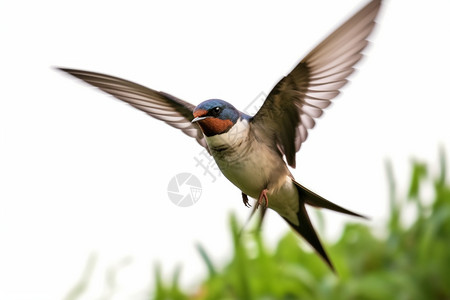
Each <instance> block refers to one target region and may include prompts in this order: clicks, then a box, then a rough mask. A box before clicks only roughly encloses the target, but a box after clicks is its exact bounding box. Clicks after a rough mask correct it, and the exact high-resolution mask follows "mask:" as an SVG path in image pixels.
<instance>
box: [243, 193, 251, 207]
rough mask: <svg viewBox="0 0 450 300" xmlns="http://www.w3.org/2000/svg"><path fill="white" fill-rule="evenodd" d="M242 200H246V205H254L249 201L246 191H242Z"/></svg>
mask: <svg viewBox="0 0 450 300" xmlns="http://www.w3.org/2000/svg"><path fill="white" fill-rule="evenodd" d="M242 201H243V202H244V205H245V206H246V207H252V206H251V205H250V203H249V202H248V196H247V195H246V194H244V193H242Z"/></svg>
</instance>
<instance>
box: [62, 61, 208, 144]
mask: <svg viewBox="0 0 450 300" xmlns="http://www.w3.org/2000/svg"><path fill="white" fill-rule="evenodd" d="M59 69H60V70H62V71H64V72H67V73H69V74H71V75H73V76H75V77H77V78H79V79H81V80H83V81H85V82H87V83H89V84H91V85H93V86H95V87H97V88H99V89H101V90H102V91H104V92H106V93H108V94H110V95H112V96H114V97H116V98H117V99H120V100H122V101H124V102H126V103H128V104H130V105H131V106H133V107H135V108H137V109H139V110H142V111H144V112H146V113H147V114H149V115H150V116H152V117H154V118H156V119H158V120H161V121H164V122H166V123H167V124H169V125H170V126H172V127H175V128H178V129H180V130H181V131H183V132H184V133H185V134H187V135H188V136H190V137H193V138H195V139H196V140H197V142H198V143H199V144H200V145H202V146H203V147H205V148H206V150H208V152H209V149H208V145H207V144H206V140H205V137H204V136H203V133H202V132H201V130H200V127H199V126H198V124H197V123H192V122H191V121H192V120H193V119H194V116H193V114H192V112H193V110H194V108H195V105H193V104H190V103H188V102H186V101H183V100H181V99H178V98H176V97H174V96H172V95H169V94H167V93H164V92H158V91H155V90H152V89H149V88H146V87H144V86H142V85H139V84H136V83H134V82H131V81H128V80H124V79H121V78H118V77H113V76H109V75H105V74H101V73H95V72H89V71H82V70H74V69H65V68H59Z"/></svg>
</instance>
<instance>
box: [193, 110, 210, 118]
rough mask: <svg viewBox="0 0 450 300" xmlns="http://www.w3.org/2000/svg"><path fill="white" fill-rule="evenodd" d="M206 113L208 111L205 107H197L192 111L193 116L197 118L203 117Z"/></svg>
mask: <svg viewBox="0 0 450 300" xmlns="http://www.w3.org/2000/svg"><path fill="white" fill-rule="evenodd" d="M207 113H208V111H207V110H206V109H198V110H196V111H194V113H193V115H194V118H197V117H203V116H204V115H206V114H207Z"/></svg>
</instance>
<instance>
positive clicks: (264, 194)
mask: <svg viewBox="0 0 450 300" xmlns="http://www.w3.org/2000/svg"><path fill="white" fill-rule="evenodd" d="M267 192H268V189H263V190H262V191H261V194H260V195H259V198H258V202H256V206H255V209H257V208H258V207H259V206H260V205H263V200H264V208H267V207H268V206H269V198H267Z"/></svg>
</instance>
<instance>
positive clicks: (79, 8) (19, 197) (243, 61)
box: [0, 0, 450, 300]
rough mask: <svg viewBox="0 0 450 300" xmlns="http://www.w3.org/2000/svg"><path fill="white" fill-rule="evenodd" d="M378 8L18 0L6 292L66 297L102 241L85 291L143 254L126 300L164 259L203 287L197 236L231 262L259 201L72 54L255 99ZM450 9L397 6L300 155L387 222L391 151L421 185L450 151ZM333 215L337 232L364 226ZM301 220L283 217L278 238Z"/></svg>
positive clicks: (116, 70) (7, 6) (331, 230)
mask: <svg viewBox="0 0 450 300" xmlns="http://www.w3.org/2000/svg"><path fill="white" fill-rule="evenodd" d="M366 2H367V1H357V0H351V1H350V0H349V1H325V0H320V1H284V2H275V1H273V2H268V1H247V2H242V1H227V2H222V3H219V4H216V3H213V2H211V1H165V2H162V1H161V2H160V3H155V2H147V1H127V2H126V3H125V1H123V2H119V1H74V2H72V3H68V2H66V1H48V0H42V1H2V4H0V41H1V51H0V54H1V55H0V77H1V78H0V79H1V81H0V82H1V98H0V243H1V244H0V299H9V300H13V299H34V300H39V299H61V298H62V297H64V295H65V294H66V293H67V292H68V291H69V289H70V288H71V287H72V285H73V284H74V283H75V282H76V281H77V280H78V278H79V276H80V275H81V272H82V270H83V267H84V264H85V262H86V260H87V258H88V256H89V254H91V253H96V254H97V257H98V261H97V265H96V271H95V273H94V278H93V279H92V284H91V285H90V287H89V290H88V293H87V296H86V297H85V299H93V298H98V297H100V296H101V295H103V294H102V293H104V290H105V283H104V275H105V273H106V272H107V270H108V268H110V267H111V266H116V265H117V264H118V263H119V262H120V261H121V260H122V259H123V258H126V257H131V258H132V261H131V263H130V264H129V265H128V266H127V267H125V268H124V269H123V270H122V271H121V272H120V273H119V274H120V275H119V278H118V287H117V293H116V295H117V297H116V298H120V299H123V298H126V297H127V296H130V295H131V296H138V298H139V297H140V296H143V295H145V291H146V290H145V289H146V288H147V287H148V286H149V283H150V282H152V276H153V275H152V272H153V269H154V266H155V264H156V263H157V262H160V263H161V266H162V271H163V274H164V276H166V277H167V278H170V276H171V274H172V273H173V271H174V270H175V267H176V266H177V265H181V266H182V282H183V284H184V286H187V287H193V286H195V282H196V279H198V278H199V274H204V273H205V267H204V265H203V263H202V262H201V260H200V258H199V255H198V254H197V252H196V250H195V244H196V243H201V244H202V245H203V246H204V247H205V248H206V250H207V251H208V252H209V253H210V254H211V256H212V257H213V260H214V261H216V262H218V263H219V264H220V262H223V261H225V259H226V258H227V257H229V255H231V253H230V251H231V244H230V236H229V231H228V228H227V227H228V226H227V224H228V217H229V214H230V212H235V213H237V214H238V216H239V218H240V219H241V220H244V219H245V218H246V216H247V214H248V213H249V209H247V208H245V207H244V205H243V204H242V201H241V198H240V191H239V190H238V189H237V188H235V187H234V186H232V185H231V184H230V183H229V182H228V181H227V180H226V179H224V177H223V176H221V177H220V178H218V180H217V181H216V182H214V183H213V182H212V180H211V177H209V176H207V175H203V170H202V169H201V168H199V167H196V166H195V160H194V157H199V153H200V152H201V151H202V148H201V147H200V146H199V145H197V144H196V142H195V141H194V140H192V139H190V138H189V137H187V136H185V135H183V134H182V133H180V132H177V130H175V129H174V128H171V127H169V126H167V125H166V124H164V123H162V122H160V121H157V120H155V119H152V118H150V117H148V116H147V115H145V114H144V113H141V112H139V111H137V110H135V109H133V108H131V107H129V106H127V105H125V104H123V103H121V102H120V101H117V100H114V99H113V98H111V97H110V96H108V95H106V94H104V93H102V92H99V91H97V90H95V89H94V88H91V87H90V86H88V85H85V84H82V82H80V81H78V80H75V79H74V78H71V77H69V76H66V75H65V74H63V73H61V72H58V71H56V70H55V69H53V67H54V66H62V67H72V68H80V69H86V70H92V71H99V72H103V73H107V74H111V75H116V76H119V77H122V78H126V79H129V80H132V81H135V82H138V83H141V84H143V85H146V86H148V87H151V88H153V89H156V90H162V91H165V92H168V93H171V94H173V95H175V96H177V97H180V98H182V99H185V100H187V101H189V102H191V103H194V104H197V103H199V102H200V101H203V100H205V99H209V98H221V99H224V100H227V101H229V102H231V103H233V104H234V105H235V106H236V107H238V108H240V109H243V108H244V107H246V106H247V105H248V103H250V102H251V101H252V100H253V99H254V98H255V97H257V96H258V95H259V94H260V93H261V92H264V93H268V92H269V91H270V90H271V88H272V87H273V86H274V85H275V84H276V82H277V81H278V80H279V79H280V78H281V77H282V76H284V75H285V74H287V73H288V72H289V71H290V70H291V69H292V68H293V67H294V65H295V64H296V63H297V62H298V61H300V59H301V58H302V57H303V56H304V55H306V54H307V52H308V51H309V50H311V49H312V47H313V46H314V45H316V44H317V43H318V42H320V41H321V39H323V38H324V37H325V36H326V35H327V34H328V33H330V31H332V30H333V29H335V28H336V26H337V25H338V24H340V23H341V22H342V21H344V20H345V19H346V18H348V17H349V16H350V15H351V14H352V13H354V12H355V11H356V10H357V9H358V8H359V7H361V6H362V5H363V4H365V3H366ZM449 12H450V2H449V1H444V0H441V1H439V0H434V1H427V2H425V1H406V0H403V1H400V0H398V1H387V3H385V5H384V7H383V9H382V13H381V15H380V17H379V18H378V22H379V25H378V26H377V27H376V31H375V33H374V34H373V35H372V36H371V41H372V42H373V43H372V44H371V45H370V47H369V48H368V49H366V51H365V52H366V54H367V56H366V57H365V59H364V60H363V61H362V62H361V63H360V64H359V65H358V69H359V70H358V71H357V72H355V74H353V75H352V77H351V83H350V84H348V85H347V86H346V87H345V88H344V90H343V94H342V95H341V96H339V97H338V98H337V99H336V101H335V104H334V105H333V106H332V107H331V108H330V109H329V110H327V112H326V113H325V116H324V117H323V118H322V119H321V120H319V122H318V125H317V126H316V128H315V129H314V130H312V131H311V132H310V136H309V138H308V140H307V141H306V143H305V144H304V145H303V146H302V149H301V151H300V152H299V154H298V156H297V166H298V168H297V169H296V170H294V174H295V176H296V178H297V179H298V180H299V181H300V182H302V183H303V184H304V185H306V186H307V187H309V188H311V189H312V190H314V191H316V192H318V193H320V194H321V195H323V196H324V197H326V198H328V199H330V200H332V201H335V202H337V203H338V204H340V205H343V206H344V207H347V208H349V209H352V210H354V211H357V212H361V213H364V214H367V215H370V216H371V217H372V221H371V222H370V223H368V224H369V225H370V226H373V228H375V229H380V227H381V224H383V220H385V219H386V217H387V212H388V200H387V189H386V187H387V185H386V176H385V170H384V161H385V160H386V159H390V160H392V161H393V165H394V169H395V171H396V174H397V175H398V176H397V177H398V178H399V181H400V183H401V185H402V186H406V182H407V174H408V172H409V163H410V160H411V158H412V157H417V158H419V159H424V160H427V161H430V162H436V161H437V152H438V146H439V145H443V146H445V147H446V149H450V143H449V132H448V129H449V128H450V118H449V116H448V115H449V105H448V103H449V101H450V99H449V96H448V79H449V75H448V70H449V69H450V59H449V55H448V54H449V53H450V43H449V38H448V36H449V29H450V18H449V17H448V15H449ZM180 172H191V173H193V174H195V175H196V176H197V177H198V178H199V179H200V180H201V182H202V185H203V194H202V196H201V199H200V200H199V202H198V203H197V204H196V205H194V206H192V207H190V208H180V207H177V206H175V205H174V204H172V203H171V202H170V201H169V199H168V196H167V184H168V182H169V180H170V179H171V178H172V177H173V176H174V175H176V174H178V173H180ZM324 216H325V218H326V221H327V224H328V230H327V231H326V234H325V236H326V237H327V238H329V239H333V238H335V237H336V236H337V234H338V232H339V228H340V224H342V223H344V222H348V221H358V220H355V219H354V218H350V217H347V216H343V215H338V214H335V213H332V212H325V213H324ZM358 222H359V221H358ZM287 230H288V227H287V226H286V224H285V223H284V222H283V221H282V220H281V219H280V218H279V217H278V216H277V215H275V214H274V213H270V215H269V218H268V219H267V220H266V223H265V226H264V232H265V235H266V236H267V237H268V241H269V243H271V244H272V245H273V244H274V243H275V242H276V240H277V239H278V238H279V237H280V236H281V235H282V234H283V233H284V232H286V231H287ZM269 246H270V245H269ZM331 257H333V254H332V253H331Z"/></svg>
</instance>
